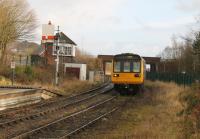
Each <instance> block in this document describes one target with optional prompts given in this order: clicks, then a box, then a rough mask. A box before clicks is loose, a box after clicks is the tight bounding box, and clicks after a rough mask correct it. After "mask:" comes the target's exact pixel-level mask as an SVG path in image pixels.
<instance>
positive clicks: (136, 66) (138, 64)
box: [133, 61, 140, 72]
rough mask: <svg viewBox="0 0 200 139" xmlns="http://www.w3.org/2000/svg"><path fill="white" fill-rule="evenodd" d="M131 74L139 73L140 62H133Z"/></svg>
mask: <svg viewBox="0 0 200 139" xmlns="http://www.w3.org/2000/svg"><path fill="white" fill-rule="evenodd" d="M133 72H140V62H139V61H138V62H133Z"/></svg>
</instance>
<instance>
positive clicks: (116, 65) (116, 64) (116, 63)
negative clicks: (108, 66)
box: [114, 61, 121, 72]
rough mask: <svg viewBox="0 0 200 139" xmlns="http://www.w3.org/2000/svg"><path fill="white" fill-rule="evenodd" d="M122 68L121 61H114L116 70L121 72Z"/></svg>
mask: <svg viewBox="0 0 200 139" xmlns="http://www.w3.org/2000/svg"><path fill="white" fill-rule="evenodd" d="M120 68H121V62H119V61H115V62H114V72H120V71H121V70H120Z"/></svg>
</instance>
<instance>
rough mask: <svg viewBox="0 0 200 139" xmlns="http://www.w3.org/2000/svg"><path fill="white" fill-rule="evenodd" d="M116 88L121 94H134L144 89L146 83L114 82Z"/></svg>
mask: <svg viewBox="0 0 200 139" xmlns="http://www.w3.org/2000/svg"><path fill="white" fill-rule="evenodd" d="M114 89H115V90H116V91H117V92H119V93H120V94H121V95H132V94H133V95H134V94H137V93H141V92H143V91H144V84H114Z"/></svg>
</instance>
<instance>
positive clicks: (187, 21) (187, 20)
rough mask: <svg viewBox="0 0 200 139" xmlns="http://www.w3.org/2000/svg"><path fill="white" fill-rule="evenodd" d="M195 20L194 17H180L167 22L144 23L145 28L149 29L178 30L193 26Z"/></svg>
mask: <svg viewBox="0 0 200 139" xmlns="http://www.w3.org/2000/svg"><path fill="white" fill-rule="evenodd" d="M195 22H196V21H195V18H194V16H188V17H182V18H177V19H175V20H173V19H172V20H168V21H159V22H149V23H146V24H145V26H146V27H147V28H150V29H172V28H178V27H180V26H187V25H192V24H194V23H195Z"/></svg>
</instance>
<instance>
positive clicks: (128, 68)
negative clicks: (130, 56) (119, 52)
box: [124, 61, 131, 72]
mask: <svg viewBox="0 0 200 139" xmlns="http://www.w3.org/2000/svg"><path fill="white" fill-rule="evenodd" d="M130 71H131V63H130V62H128V61H126V62H124V72H130Z"/></svg>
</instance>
